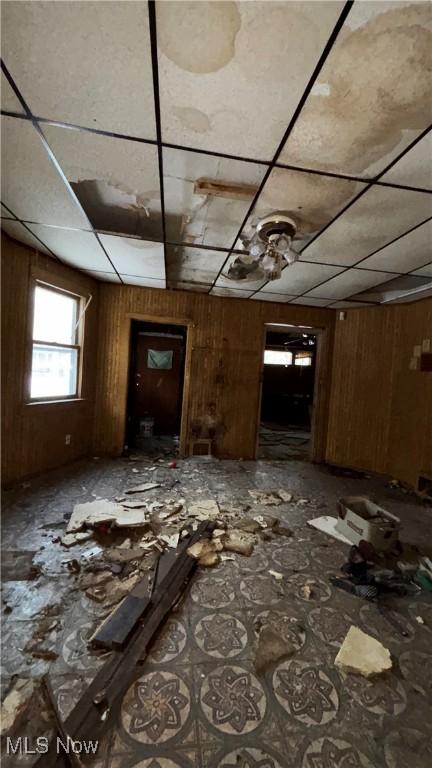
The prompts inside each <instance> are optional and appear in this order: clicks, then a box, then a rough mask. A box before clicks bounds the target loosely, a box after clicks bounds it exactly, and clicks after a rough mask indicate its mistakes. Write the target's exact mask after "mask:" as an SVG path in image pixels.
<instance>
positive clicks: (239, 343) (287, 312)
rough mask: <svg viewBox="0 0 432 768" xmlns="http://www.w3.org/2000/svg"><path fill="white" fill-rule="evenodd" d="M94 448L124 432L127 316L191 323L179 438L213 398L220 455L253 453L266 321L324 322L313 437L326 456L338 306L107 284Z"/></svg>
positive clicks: (117, 443)
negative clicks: (328, 307)
mask: <svg viewBox="0 0 432 768" xmlns="http://www.w3.org/2000/svg"><path fill="white" fill-rule="evenodd" d="M100 302H101V311H100V326H99V345H98V358H97V368H98V384H97V394H96V418H95V448H94V449H95V451H96V452H101V453H110V454H111V453H113V454H118V453H120V452H121V450H122V447H123V441H124V432H125V415H126V391H127V377H128V356H129V333H130V321H131V319H132V318H142V319H147V320H153V321H156V322H157V321H158V320H160V321H161V322H163V321H164V320H165V321H166V322H174V323H175V322H177V323H179V324H187V325H188V329H189V330H188V344H187V354H186V380H185V393H186V394H185V399H184V410H183V413H184V416H185V418H184V427H185V429H184V433H183V435H182V437H183V441H184V443H187V441H188V437H189V432H190V425H191V424H192V422H197V421H200V420H201V419H202V418H203V417H204V416H205V414H206V413H207V412H208V409H209V405H210V404H213V403H214V404H215V410H216V414H217V417H218V419H219V421H220V425H221V431H222V432H223V434H221V436H220V437H219V439H218V441H217V453H218V455H219V456H224V457H232V458H239V457H242V458H244V459H250V458H253V457H254V456H255V440H256V430H257V417H258V405H259V395H260V377H261V370H262V350H263V342H264V327H265V323H291V324H294V325H296V324H297V325H302V324H304V325H309V326H314V327H319V328H323V329H325V330H324V332H323V334H322V360H323V363H322V366H321V369H320V371H321V382H320V384H319V389H320V392H321V395H322V403H321V405H322V407H320V409H319V412H320V414H321V415H320V418H319V423H317V425H316V426H317V429H316V433H317V444H318V443H320V444H321V445H322V449H321V453H322V457H323V456H324V451H325V442H326V435H325V430H326V424H327V415H328V398H327V394H328V392H327V384H328V382H329V379H330V374H331V346H332V336H333V326H334V319H335V313H334V312H332V311H330V310H325V309H315V308H306V307H300V306H289V305H281V304H278V305H277V304H269V303H268V302H259V301H244V300H242V299H232V298H229V299H228V298H221V297H213V296H207V295H202V294H199V293H185V292H180V291H179V292H177V291H176V292H173V291H161V290H152V289H144V288H134V287H128V286H124V287H118V286H114V285H108V284H104V285H102V286H101V292H100Z"/></svg>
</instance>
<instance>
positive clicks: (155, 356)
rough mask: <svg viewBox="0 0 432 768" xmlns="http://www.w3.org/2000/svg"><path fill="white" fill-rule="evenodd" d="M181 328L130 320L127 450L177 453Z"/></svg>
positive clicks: (182, 348) (182, 352) (183, 343)
mask: <svg viewBox="0 0 432 768" xmlns="http://www.w3.org/2000/svg"><path fill="white" fill-rule="evenodd" d="M186 339H187V328H186V327H185V326H182V325H171V324H169V325H168V324H165V323H150V322H145V321H141V320H132V321H131V333H130V355H129V361H130V362H129V384H128V402H127V418H126V440H125V447H126V448H127V449H129V450H130V449H133V450H139V451H143V452H144V453H146V454H149V455H155V454H161V453H169V454H176V453H178V447H179V434H180V427H181V419H182V401H183V384H184V370H185V357H186Z"/></svg>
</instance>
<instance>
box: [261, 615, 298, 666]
mask: <svg viewBox="0 0 432 768" xmlns="http://www.w3.org/2000/svg"><path fill="white" fill-rule="evenodd" d="M295 651H296V648H295V646H294V645H293V644H292V643H290V642H289V641H288V640H286V639H284V638H283V637H281V635H280V634H278V633H277V632H276V631H275V630H274V629H273V627H271V626H270V625H268V624H264V626H262V627H261V628H260V629H259V635H258V646H257V650H256V653H255V659H254V667H255V670H256V672H257V673H258V674H259V675H262V674H264V672H265V671H266V670H267V669H268V668H269V667H271V666H272V665H273V664H275V663H276V662H277V661H282V660H283V659H286V658H288V657H289V656H292V654H293V653H295Z"/></svg>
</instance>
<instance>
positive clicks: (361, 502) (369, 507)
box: [336, 496, 400, 552]
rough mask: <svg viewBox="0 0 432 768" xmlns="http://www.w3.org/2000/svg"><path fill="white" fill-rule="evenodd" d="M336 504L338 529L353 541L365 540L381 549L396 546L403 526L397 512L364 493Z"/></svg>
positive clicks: (348, 497)
mask: <svg viewBox="0 0 432 768" xmlns="http://www.w3.org/2000/svg"><path fill="white" fill-rule="evenodd" d="M337 506H338V520H337V523H336V529H337V530H338V531H339V533H342V534H343V535H344V536H346V537H347V539H349V540H350V541H352V543H353V544H358V543H359V542H360V541H361V540H362V539H363V540H364V541H369V542H370V543H371V544H372V545H373V546H374V547H375V549H377V550H380V551H382V552H386V551H389V550H391V549H393V547H394V546H395V544H396V542H397V540H398V538H399V528H400V520H399V518H398V517H396V515H392V514H391V512H387V510H386V509H383V507H379V506H378V505H377V504H374V502H373V501H371V500H370V499H366V498H365V497H363V496H346V497H345V498H343V499H339V501H338V505H337Z"/></svg>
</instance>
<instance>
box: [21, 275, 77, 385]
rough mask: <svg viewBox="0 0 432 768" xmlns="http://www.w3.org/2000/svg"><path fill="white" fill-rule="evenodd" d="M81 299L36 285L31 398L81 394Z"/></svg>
mask: <svg viewBox="0 0 432 768" xmlns="http://www.w3.org/2000/svg"><path fill="white" fill-rule="evenodd" d="M79 309H80V298H79V297H78V296H73V295H72V294H69V293H64V292H63V291H60V290H58V289H56V288H48V287H47V286H42V285H40V284H37V285H36V288H35V292H34V316H33V335H32V368H31V383H30V398H31V399H32V400H50V399H58V398H67V397H77V395H78V373H79V364H80V346H79V333H78V320H79Z"/></svg>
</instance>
